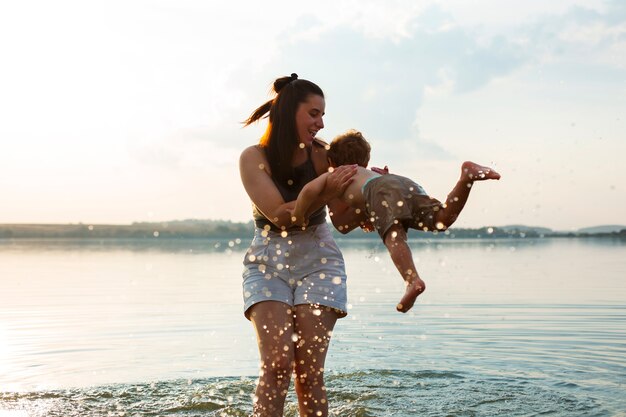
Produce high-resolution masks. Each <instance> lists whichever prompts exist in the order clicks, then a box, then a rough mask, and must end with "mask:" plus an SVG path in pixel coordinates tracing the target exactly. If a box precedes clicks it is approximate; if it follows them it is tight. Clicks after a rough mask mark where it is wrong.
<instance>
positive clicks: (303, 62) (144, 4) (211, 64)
mask: <svg viewBox="0 0 626 417" xmlns="http://www.w3.org/2000/svg"><path fill="white" fill-rule="evenodd" d="M521 4H523V6H522V5H521ZM0 57H1V60H2V65H0V149H1V151H0V223H79V222H82V223H89V224H112V223H113V224H127V223H131V222H135V221H169V220H182V219H221V220H232V221H237V222H239V221H248V220H249V219H250V218H251V205H250V201H249V199H248V197H247V195H246V193H245V191H244V189H243V187H242V186H241V183H240V180H239V170H238V158H239V154H240V153H241V151H242V150H243V149H244V148H245V147H247V146H249V145H252V144H255V143H257V142H258V138H259V137H260V135H261V134H262V132H263V130H264V128H265V125H264V124H263V123H261V124H259V125H255V126H251V127H248V128H245V129H243V128H242V125H241V121H242V120H244V119H245V118H246V117H247V116H248V115H249V114H250V113H251V112H252V110H254V109H255V108H256V107H257V106H259V105H260V104H262V103H263V102H265V101H266V100H267V99H269V96H268V93H269V88H270V85H271V83H272V81H273V80H274V79H275V78H277V77H279V76H284V75H289V74H290V73H292V72H296V73H298V74H299V76H300V78H305V79H309V80H311V81H314V82H315V83H317V84H318V85H319V86H320V87H321V88H322V89H323V90H324V93H325V97H326V116H325V120H324V122H325V129H324V130H322V131H321V132H320V133H319V134H318V136H320V137H322V138H324V139H326V140H328V141H330V140H331V139H332V138H333V137H334V136H335V135H337V134H340V133H342V132H344V131H345V130H347V129H350V128H356V129H358V130H360V131H361V132H363V134H364V136H365V137H366V138H368V140H369V141H370V143H371V145H372V158H371V163H372V165H374V166H376V165H377V166H383V165H388V166H389V168H390V170H391V172H394V173H398V174H401V175H404V176H408V177H410V178H412V179H414V180H416V181H417V182H418V183H420V184H421V185H423V186H424V188H425V189H426V190H427V191H428V192H429V194H431V195H432V196H433V197H437V198H440V199H443V198H445V196H446V194H447V193H448V192H449V191H450V190H451V189H452V187H453V185H454V184H455V182H456V180H457V179H458V176H459V173H460V165H461V163H462V162H463V161H465V160H472V161H475V162H478V163H481V164H487V165H492V166H494V167H495V169H496V170H498V171H499V172H500V173H501V174H502V180H500V181H498V182H495V181H493V182H484V183H479V184H476V186H475V187H474V188H473V190H472V194H471V196H470V199H469V202H468V203H467V206H466V208H465V210H464V212H463V213H462V214H461V216H460V218H459V220H458V221H457V223H456V224H455V226H456V227H482V226H502V225H510V224H525V225H531V226H543V227H549V228H552V229H555V230H573V229H577V228H580V227H587V226H595V225H603V224H626V219H624V213H625V212H626V193H625V187H626V186H625V185H624V180H625V179H626V176H625V175H624V171H623V169H622V161H623V159H624V155H626V3H624V2H623V1H603V0H569V1H565V0H552V1H545V0H541V1H538V0H527V1H525V2H523V3H520V2H513V1H502V0H478V1H472V2H471V5H470V2H467V1H463V0H449V1H432V0H429V1H418V0H409V1H393V0H391V1H385V2H382V1H371V0H359V1H356V0H354V1H342V0H330V1H326V0H320V1H316V2H314V3H301V2H293V1H291V2H287V1H263V2H248V1H238V0H234V1H228V2H207V1H200V0H198V1H187V0H182V1H181V0H176V1H174V0H168V1H163V0H160V1H159V0H157V1H137V0H124V1H116V0H112V1H111V0H108V1H95V0H94V1H84V0H81V1H67V0H60V1H55V2H48V1H30V0H25V1H20V2H3V3H2V5H0Z"/></svg>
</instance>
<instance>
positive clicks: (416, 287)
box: [384, 225, 426, 313]
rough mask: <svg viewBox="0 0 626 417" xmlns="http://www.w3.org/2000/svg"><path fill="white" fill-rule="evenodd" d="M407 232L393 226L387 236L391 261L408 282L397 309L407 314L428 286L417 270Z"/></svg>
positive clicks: (385, 240)
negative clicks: (407, 240)
mask: <svg viewBox="0 0 626 417" xmlns="http://www.w3.org/2000/svg"><path fill="white" fill-rule="evenodd" d="M406 239H407V236H406V231H405V230H404V228H403V227H402V226H400V225H393V226H392V227H391V228H390V229H389V230H388V231H387V234H385V239H384V242H385V246H386V247H387V249H388V250H389V254H390V255H391V259H392V260H393V263H394V264H395V265H396V268H397V269H398V272H400V275H402V278H403V279H404V281H405V282H406V291H405V293H404V296H402V299H401V300H400V302H399V303H398V305H397V306H396V309H397V310H398V311H400V312H402V313H406V312H407V311H409V310H410V309H411V307H413V304H415V299H416V298H417V296H418V295H420V294H421V293H423V292H424V290H425V289H426V284H425V283H424V281H422V280H421V279H420V277H419V275H418V274H417V271H416V270H415V264H414V263H413V254H412V253H411V248H409V245H408V244H407V242H406Z"/></svg>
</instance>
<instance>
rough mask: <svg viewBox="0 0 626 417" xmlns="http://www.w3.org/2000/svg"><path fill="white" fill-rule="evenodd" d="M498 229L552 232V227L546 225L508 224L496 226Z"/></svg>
mask: <svg viewBox="0 0 626 417" xmlns="http://www.w3.org/2000/svg"><path fill="white" fill-rule="evenodd" d="M498 229H501V230H504V231H505V232H535V233H538V234H544V235H546V234H550V233H554V231H553V230H552V229H549V228H547V227H537V226H524V225H521V224H512V225H509V226H498Z"/></svg>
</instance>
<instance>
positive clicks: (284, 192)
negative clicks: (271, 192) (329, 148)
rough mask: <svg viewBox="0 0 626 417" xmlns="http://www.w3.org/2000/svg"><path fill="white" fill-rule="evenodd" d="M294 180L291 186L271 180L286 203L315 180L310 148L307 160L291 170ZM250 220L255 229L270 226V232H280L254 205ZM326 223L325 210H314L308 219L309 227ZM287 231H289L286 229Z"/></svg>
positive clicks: (315, 175) (315, 173)
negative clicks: (251, 219)
mask: <svg viewBox="0 0 626 417" xmlns="http://www.w3.org/2000/svg"><path fill="white" fill-rule="evenodd" d="M312 146H313V145H312ZM293 174H294V180H293V184H290V185H289V184H281V183H279V182H278V181H276V180H275V179H274V178H272V181H274V184H275V185H276V188H278V191H279V192H280V195H281V196H282V197H283V200H284V201H285V202H286V203H287V202H289V201H293V200H295V199H297V198H298V194H300V191H302V188H304V186H305V185H306V184H307V183H308V182H310V181H312V180H314V179H315V178H317V172H316V171H315V166H314V165H313V159H311V148H308V149H307V160H306V161H305V162H304V163H302V164H300V165H298V166H296V167H294V168H293ZM252 218H253V219H254V224H255V226H256V227H260V228H264V227H265V226H270V230H273V231H275V232H276V231H278V232H280V231H281V229H279V228H278V227H276V226H275V225H274V223H272V222H270V221H269V220H268V219H267V218H266V217H265V216H264V215H263V213H261V212H260V211H259V209H258V208H257V207H256V205H254V204H253V205H252ZM325 221H326V208H325V207H320V208H319V209H318V210H316V211H315V212H314V213H313V214H312V215H311V217H309V226H314V225H317V224H322V223H324V222H325ZM299 227H300V226H294V227H293V228H299ZM288 229H291V227H290V228H288Z"/></svg>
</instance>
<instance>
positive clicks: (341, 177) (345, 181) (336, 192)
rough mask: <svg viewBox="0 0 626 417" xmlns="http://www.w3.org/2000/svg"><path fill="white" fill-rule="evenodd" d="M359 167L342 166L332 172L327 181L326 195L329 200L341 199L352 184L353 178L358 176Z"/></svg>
mask: <svg viewBox="0 0 626 417" xmlns="http://www.w3.org/2000/svg"><path fill="white" fill-rule="evenodd" d="M356 171H357V165H342V166H339V167H337V168H335V169H334V170H333V171H331V172H330V174H329V175H328V178H327V179H326V187H325V189H324V194H325V195H326V197H327V199H328V200H332V199H334V198H338V197H341V195H342V194H343V193H344V191H346V188H348V185H350V183H351V182H352V177H353V176H354V174H356Z"/></svg>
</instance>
